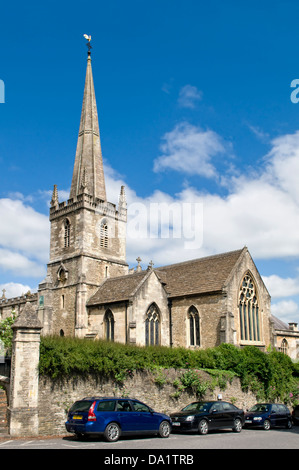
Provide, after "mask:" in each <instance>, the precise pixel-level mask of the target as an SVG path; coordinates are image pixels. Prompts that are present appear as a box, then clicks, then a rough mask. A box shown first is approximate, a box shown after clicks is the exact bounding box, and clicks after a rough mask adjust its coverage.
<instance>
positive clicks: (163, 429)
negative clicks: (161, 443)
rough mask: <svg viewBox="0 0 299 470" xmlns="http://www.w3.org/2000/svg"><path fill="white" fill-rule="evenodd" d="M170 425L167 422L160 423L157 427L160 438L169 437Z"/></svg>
mask: <svg viewBox="0 0 299 470" xmlns="http://www.w3.org/2000/svg"><path fill="white" fill-rule="evenodd" d="M170 431H171V429H170V424H169V422H168V421H162V423H161V424H160V426H159V431H158V434H159V436H160V437H169V434H170Z"/></svg>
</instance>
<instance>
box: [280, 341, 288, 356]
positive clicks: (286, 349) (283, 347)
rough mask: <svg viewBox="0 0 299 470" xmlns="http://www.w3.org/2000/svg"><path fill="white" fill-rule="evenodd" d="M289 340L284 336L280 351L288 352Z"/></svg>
mask: <svg viewBox="0 0 299 470" xmlns="http://www.w3.org/2000/svg"><path fill="white" fill-rule="evenodd" d="M288 347H289V345H288V342H287V340H286V339H285V338H283V340H282V342H281V345H280V348H279V350H280V352H282V353H283V354H288Z"/></svg>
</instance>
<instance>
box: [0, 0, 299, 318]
mask: <svg viewBox="0 0 299 470" xmlns="http://www.w3.org/2000/svg"><path fill="white" fill-rule="evenodd" d="M298 14H299V4H298V2H296V1H275V0H272V1H271V2H270V1H255V0H253V1H242V2H237V1H220V0H215V1H213V2H205V1H200V0H197V1H191V0H184V1H182V0H172V1H170V0H159V1H157V0H152V1H151V2H150V3H149V2H145V1H142V0H139V1H137V0H136V1H132V0H127V1H123V0H117V1H116V0H111V1H109V2H104V1H101V0H98V1H92V0H91V1H89V2H88V3H85V4H84V3H82V2H78V1H72V2H68V1H60V2H58V1H55V0H54V1H51V2H49V1H45V2H36V1H30V0H29V1H28V2H26V3H24V2H20V1H16V2H14V3H13V4H9V3H8V2H7V3H6V4H5V5H2V6H1V28H0V29H1V30H0V39H1V46H2V47H1V50H0V80H1V81H2V82H1V83H4V86H5V89H4V93H5V100H2V101H5V102H4V103H3V102H1V96H0V126H1V127H0V288H3V287H5V288H6V290H7V293H8V294H10V295H19V294H20V293H22V292H24V291H26V289H27V288H30V289H32V290H34V289H36V287H37V285H38V283H39V282H40V281H41V280H42V279H43V278H44V276H45V273H46V263H47V261H48V251H49V223H48V205H49V197H50V195H51V192H52V189H53V184H57V185H58V190H59V195H60V200H65V199H67V197H68V192H69V189H70V184H71V177H72V169H73V163H74V158H75V150H76V142H77V134H78V129H79V120H80V112H81V106H82V97H83V87H84V79H85V70H86V45H85V43H86V41H85V39H84V38H83V34H84V33H87V34H90V35H91V36H92V46H93V49H92V67H93V75H94V82H95V88H96V96H97V105H98V112H99V122H100V130H101V143H102V151H103V157H104V162H105V175H106V185H107V192H108V197H109V199H110V200H111V201H112V202H117V197H118V194H119V188H120V186H121V184H124V185H125V186H126V194H127V198H128V204H129V207H132V205H134V204H136V203H138V204H140V205H144V206H145V207H147V208H149V207H150V204H157V203H158V204H159V203H166V204H168V205H171V204H173V203H179V204H188V203H192V204H199V205H200V207H202V209H203V214H202V218H201V229H202V243H201V246H200V247H197V248H196V249H188V248H186V244H184V243H183V242H182V241H180V240H177V239H176V240H167V239H162V240H161V239H157V238H151V239H150V240H148V239H146V238H143V239H141V240H139V241H136V240H134V239H132V237H131V238H130V236H129V238H128V247H127V257H128V261H129V263H130V265H134V264H136V262H135V260H136V258H137V256H141V258H142V260H143V264H144V266H145V267H146V266H147V264H148V262H149V261H150V260H151V259H152V260H153V261H154V263H155V266H158V265H163V264H168V263H172V262H176V261H181V260H183V259H190V258H192V257H200V256H206V255H209V254H214V253H219V252H223V251H227V250H231V249H239V248H242V247H243V246H244V245H246V246H248V248H249V251H250V252H251V254H252V256H253V258H254V260H255V262H256V265H257V267H258V269H259V271H260V273H261V275H262V276H263V278H264V280H265V283H266V286H267V287H268V290H269V291H270V294H271V296H272V305H273V313H274V314H275V315H276V316H278V317H280V318H281V319H282V320H284V321H286V322H291V321H297V322H299V230H298V229H299V190H298V188H297V182H298V181H297V180H298V171H299V103H298V104H297V103H294V102H292V101H291V93H292V91H294V89H293V88H291V86H290V85H291V82H292V81H293V80H294V79H297V78H299V61H298V47H297V44H298V39H299V37H298V36H299V32H298V21H297V20H298ZM0 92H1V89H0ZM27 290H28V289H27Z"/></svg>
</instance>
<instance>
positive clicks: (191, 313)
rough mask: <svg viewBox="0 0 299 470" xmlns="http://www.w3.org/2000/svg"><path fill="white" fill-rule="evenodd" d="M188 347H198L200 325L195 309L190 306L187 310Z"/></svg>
mask: <svg viewBox="0 0 299 470" xmlns="http://www.w3.org/2000/svg"><path fill="white" fill-rule="evenodd" d="M188 318H189V330H190V332H189V334H190V345H191V346H200V323H199V314H198V311H197V309H196V308H195V307H194V306H192V307H190V308H189V310H188Z"/></svg>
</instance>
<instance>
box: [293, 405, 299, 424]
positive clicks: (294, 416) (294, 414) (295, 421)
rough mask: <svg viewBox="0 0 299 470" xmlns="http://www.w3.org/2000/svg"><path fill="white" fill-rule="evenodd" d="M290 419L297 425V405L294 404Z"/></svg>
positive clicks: (298, 409) (298, 422)
mask: <svg viewBox="0 0 299 470" xmlns="http://www.w3.org/2000/svg"><path fill="white" fill-rule="evenodd" d="M292 420H293V423H294V424H295V425H299V405H297V406H295V408H294V409H293V411H292Z"/></svg>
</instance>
